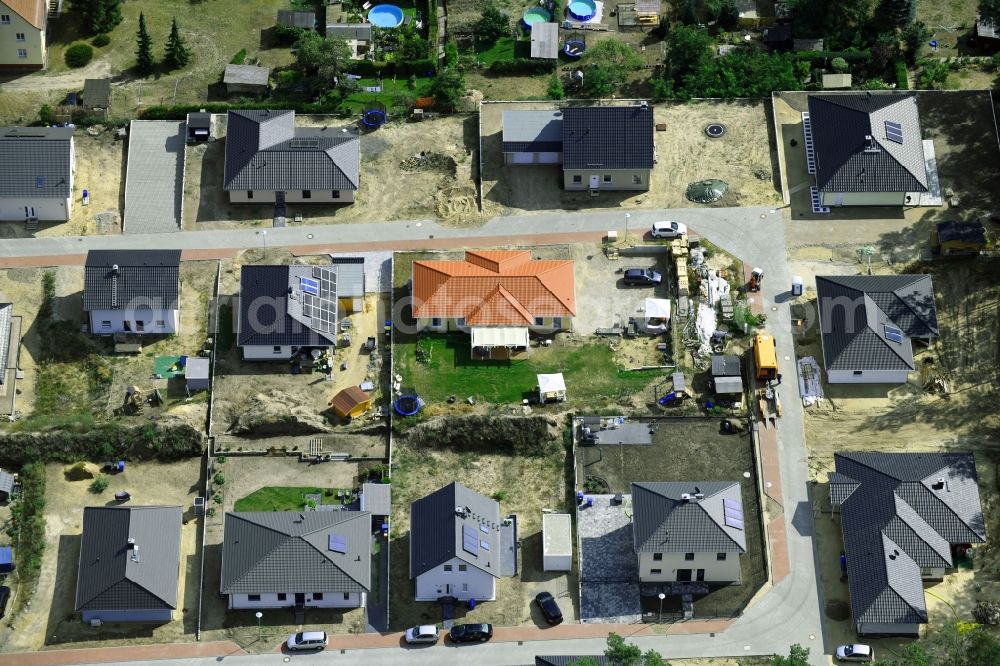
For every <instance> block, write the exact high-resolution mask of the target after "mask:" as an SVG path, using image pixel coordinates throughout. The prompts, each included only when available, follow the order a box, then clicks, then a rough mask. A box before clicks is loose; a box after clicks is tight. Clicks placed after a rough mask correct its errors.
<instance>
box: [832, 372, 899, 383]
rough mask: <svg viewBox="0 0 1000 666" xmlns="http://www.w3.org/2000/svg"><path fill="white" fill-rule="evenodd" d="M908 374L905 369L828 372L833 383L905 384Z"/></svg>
mask: <svg viewBox="0 0 1000 666" xmlns="http://www.w3.org/2000/svg"><path fill="white" fill-rule="evenodd" d="M857 372H860V373H861V374H857ZM908 374H909V373H908V372H907V371H905V370H859V371H854V370H827V373H826V375H827V381H828V382H830V383H831V384H904V383H906V377H907V375H908Z"/></svg>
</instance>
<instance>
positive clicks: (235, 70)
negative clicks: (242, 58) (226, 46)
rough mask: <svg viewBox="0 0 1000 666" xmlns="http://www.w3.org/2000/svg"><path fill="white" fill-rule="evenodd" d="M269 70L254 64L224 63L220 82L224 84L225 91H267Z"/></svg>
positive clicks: (230, 92) (231, 92)
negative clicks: (224, 68) (224, 66)
mask: <svg viewBox="0 0 1000 666" xmlns="http://www.w3.org/2000/svg"><path fill="white" fill-rule="evenodd" d="M270 76H271V70H270V69H269V68H267V67H257V66H255V65H226V73H225V75H224V76H223V78H222V82H223V83H224V84H226V92H227V93H229V94H233V93H257V94H260V93H264V92H266V91H267V81H268V79H269V78H270Z"/></svg>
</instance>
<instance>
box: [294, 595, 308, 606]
mask: <svg viewBox="0 0 1000 666" xmlns="http://www.w3.org/2000/svg"><path fill="white" fill-rule="evenodd" d="M305 603H306V594H305V592H296V593H295V605H296V606H304V605H305Z"/></svg>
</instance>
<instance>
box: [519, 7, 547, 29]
mask: <svg viewBox="0 0 1000 666" xmlns="http://www.w3.org/2000/svg"><path fill="white" fill-rule="evenodd" d="M551 20H552V14H550V13H549V10H547V9H545V8H544V7H532V8H531V9H529V10H527V11H526V12H524V15H523V16H522V17H521V22H522V23H524V27H525V28H527V29H528V30H531V26H533V25H535V24H536V23H548V22H549V21H551Z"/></svg>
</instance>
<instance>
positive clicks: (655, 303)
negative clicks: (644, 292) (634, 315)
mask: <svg viewBox="0 0 1000 666" xmlns="http://www.w3.org/2000/svg"><path fill="white" fill-rule="evenodd" d="M646 319H647V320H649V319H670V301H669V300H667V299H666V298H647V299H646Z"/></svg>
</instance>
